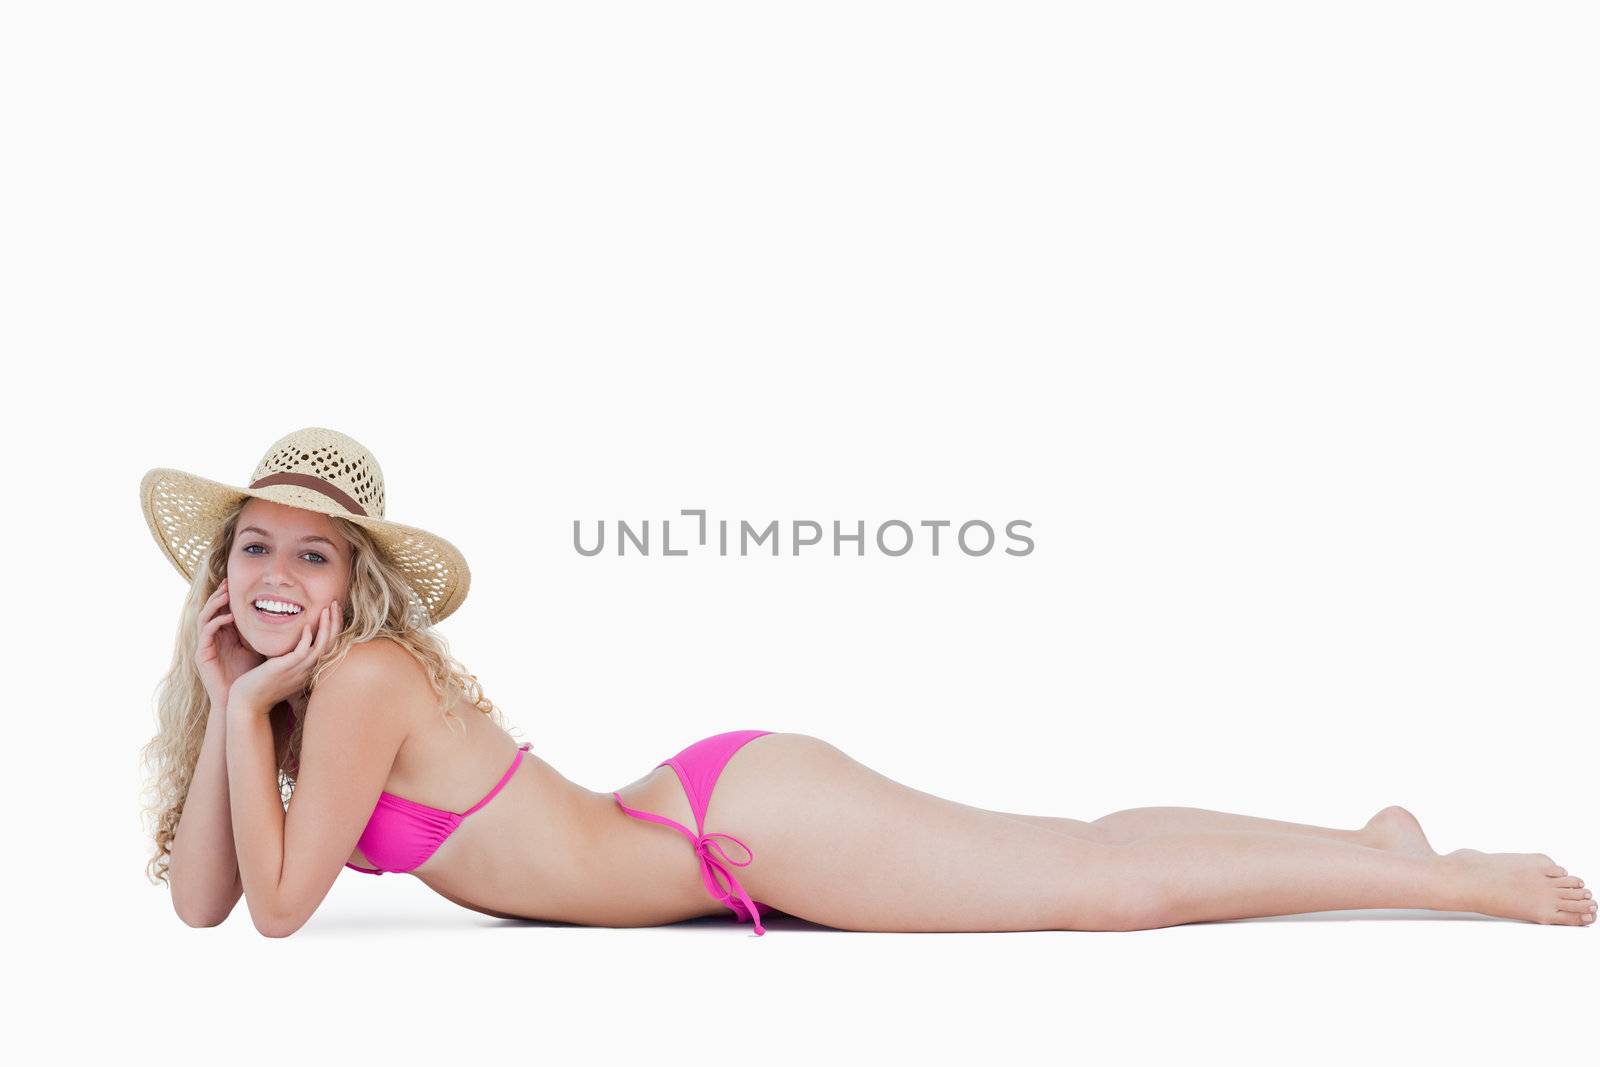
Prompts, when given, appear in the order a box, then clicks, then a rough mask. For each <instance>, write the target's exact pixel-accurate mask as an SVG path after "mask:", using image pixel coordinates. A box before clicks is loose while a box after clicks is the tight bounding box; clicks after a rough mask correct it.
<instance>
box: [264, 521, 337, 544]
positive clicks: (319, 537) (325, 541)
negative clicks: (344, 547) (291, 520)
mask: <svg viewBox="0 0 1600 1067" xmlns="http://www.w3.org/2000/svg"><path fill="white" fill-rule="evenodd" d="M239 532H240V533H241V534H247V533H258V534H260V535H261V536H262V537H271V536H272V535H271V534H269V533H267V531H265V530H263V529H262V528H261V527H259V526H246V527H245V528H244V529H242V530H240V531H239ZM308 541H321V542H322V543H323V544H325V545H327V546H328V547H329V548H338V547H339V546H338V545H336V544H334V543H333V542H332V541H330V540H328V539H327V538H326V537H323V536H322V535H320V534H307V535H306V536H304V537H302V538H300V543H301V544H305V543H306V542H308Z"/></svg>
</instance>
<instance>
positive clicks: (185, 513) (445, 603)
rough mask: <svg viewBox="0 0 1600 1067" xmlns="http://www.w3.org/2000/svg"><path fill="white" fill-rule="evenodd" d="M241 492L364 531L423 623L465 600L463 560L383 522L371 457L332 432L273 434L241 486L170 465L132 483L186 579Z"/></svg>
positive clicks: (436, 541)
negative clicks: (399, 578)
mask: <svg viewBox="0 0 1600 1067" xmlns="http://www.w3.org/2000/svg"><path fill="white" fill-rule="evenodd" d="M247 496H253V497H258V498H260V499H262V500H271V501H273V502H274V503H278V504H287V505H288V506H289V507H294V508H304V509H305V510H307V511H318V512H321V513H322V514H324V515H336V516H338V517H339V518H341V519H348V520H350V521H351V522H353V523H355V524H356V525H357V526H360V527H362V528H363V529H365V530H366V531H367V533H369V534H371V535H372V539H373V540H374V541H376V542H377V543H378V546H379V547H380V548H382V549H383V551H384V553H385V554H386V555H387V556H388V557H389V559H390V561H391V562H393V563H394V565H395V566H396V567H398V568H399V569H400V571H401V572H402V573H403V574H404V575H405V577H406V580H407V581H408V582H409V583H410V584H411V588H412V589H413V590H414V591H415V592H416V594H417V597H418V598H419V599H420V600H421V602H422V607H423V608H424V609H425V610H426V611H427V622H428V623H430V624H431V623H436V622H439V621H441V620H443V619H445V618H446V617H448V616H449V615H450V613H451V612H453V611H455V610H456V609H457V608H459V607H460V606H461V603H462V601H464V600H466V599H467V587H468V586H469V585H470V584H471V582H472V576H471V574H470V573H469V572H468V571H467V561H466V559H465V558H463V557H462V555H461V553H460V552H459V551H458V550H457V549H456V547H455V546H454V545H452V544H451V543H450V542H449V541H446V540H445V539H444V538H442V537H439V536H437V535H435V534H431V533H429V532H428V531H426V530H419V529H417V528H416V527H414V526H404V525H402V524H400V523H398V522H391V521H390V520H388V519H385V518H384V517H383V499H384V495H383V471H382V470H381V469H380V468H379V467H378V461H377V459H376V458H375V457H374V456H373V455H372V453H371V452H369V451H367V449H366V448H365V447H363V446H362V444H361V442H359V441H357V440H355V439H354V438H352V437H347V436H346V435H344V434H342V433H339V432H338V431H337V430H327V429H323V428H322V427H320V426H308V427H307V428H305V429H303V430H296V431H295V432H294V433H292V434H289V435H288V436H287V437H284V438H282V439H280V440H279V441H277V442H276V443H275V444H273V446H272V447H271V448H269V449H267V454H266V455H265V456H263V457H262V458H261V462H260V463H258V464H256V469H255V472H254V473H253V474H251V475H250V481H249V484H248V485H247V486H246V487H244V488H239V487H237V486H232V485H227V484H224V483H222V482H214V481H212V480H210V479H209V478H201V477H199V476H198V475H194V474H190V473H188V472H187V471H180V470H173V469H171V468H170V467H157V468H155V469H154V470H151V471H149V472H148V473H147V474H145V476H144V477H143V478H142V479H140V481H139V504H140V507H141V510H143V512H144V520H145V523H146V524H147V525H149V527H150V533H151V534H152V535H154V537H155V539H156V543H157V544H158V545H160V546H161V550H162V551H163V552H165V553H166V554H167V558H168V559H170V560H171V561H172V565H173V566H174V567H177V568H178V573H179V574H181V575H183V576H184V578H185V579H192V578H193V577H194V569H195V567H196V566H198V565H199V563H200V561H201V560H203V559H204V558H205V555H206V552H207V551H208V550H209V549H210V548H211V542H212V540H213V539H214V538H215V537H216V536H217V534H218V533H219V532H220V531H221V529H222V523H223V521H224V520H225V519H226V518H227V516H228V513H229V512H230V511H232V510H233V508H234V507H235V506H236V505H238V503H239V502H240V501H241V500H243V499H244V498H245V497H247Z"/></svg>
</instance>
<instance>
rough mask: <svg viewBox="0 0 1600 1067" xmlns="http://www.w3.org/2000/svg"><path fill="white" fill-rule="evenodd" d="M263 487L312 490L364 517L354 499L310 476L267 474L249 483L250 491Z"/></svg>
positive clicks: (281, 473)
mask: <svg viewBox="0 0 1600 1067" xmlns="http://www.w3.org/2000/svg"><path fill="white" fill-rule="evenodd" d="M264 485H298V486H299V487H300V488H302V489H312V490H315V491H316V492H318V493H321V494H322V495H323V496H325V497H327V498H328V499H329V500H332V501H333V502H334V503H335V504H338V505H339V506H340V507H341V508H344V509H345V510H346V511H348V512H351V513H353V514H356V515H361V516H366V514H367V509H366V508H364V507H362V506H361V505H360V504H357V503H356V500H355V497H353V496H351V495H350V494H349V493H347V492H345V491H344V490H343V489H340V488H339V487H338V486H336V485H334V484H333V483H332V482H325V481H323V480H322V479H321V478H317V477H313V476H312V475H310V474H291V473H288V472H280V473H278V474H269V475H267V476H266V477H265V478H257V479H256V480H255V481H253V482H251V483H250V488H251V489H260V488H261V487H262V486H264Z"/></svg>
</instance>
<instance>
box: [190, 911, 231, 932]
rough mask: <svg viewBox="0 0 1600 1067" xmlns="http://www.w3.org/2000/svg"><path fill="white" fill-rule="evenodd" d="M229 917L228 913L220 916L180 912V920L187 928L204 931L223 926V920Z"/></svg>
mask: <svg viewBox="0 0 1600 1067" xmlns="http://www.w3.org/2000/svg"><path fill="white" fill-rule="evenodd" d="M227 917H228V913H227V912H222V913H221V914H219V915H198V914H194V913H192V912H182V911H180V912H178V918H180V919H182V920H183V924H184V925H185V926H192V927H194V928H195V929H197V930H200V929H204V928H205V927H208V926H221V925H222V920H224V919H226V918H227Z"/></svg>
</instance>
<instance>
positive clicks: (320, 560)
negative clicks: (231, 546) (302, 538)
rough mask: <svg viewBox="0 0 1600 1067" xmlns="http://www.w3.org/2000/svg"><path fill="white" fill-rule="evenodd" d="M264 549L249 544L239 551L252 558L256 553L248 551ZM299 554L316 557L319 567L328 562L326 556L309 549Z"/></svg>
mask: <svg viewBox="0 0 1600 1067" xmlns="http://www.w3.org/2000/svg"><path fill="white" fill-rule="evenodd" d="M266 547H267V546H266V545H261V544H255V543H251V544H248V545H245V546H244V547H243V548H241V549H240V550H239V551H240V552H243V553H244V554H245V555H247V556H253V555H256V553H254V552H252V551H250V550H251V549H252V548H262V549H264V548H266ZM301 554H302V555H306V556H316V557H317V558H316V562H317V563H318V564H319V565H320V564H323V563H326V562H328V558H327V557H326V556H324V555H323V554H322V553H321V552H316V551H313V550H312V549H309V548H308V549H306V551H305V552H303V553H301Z"/></svg>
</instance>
